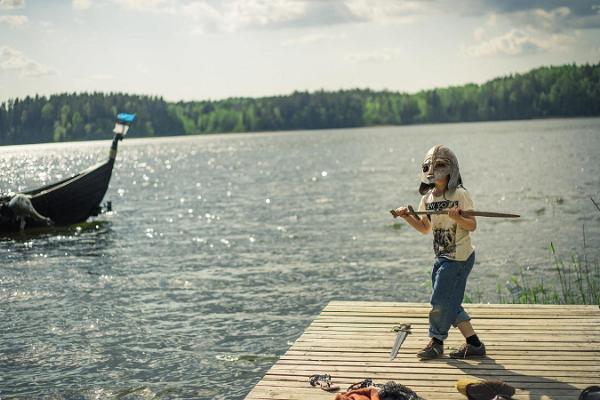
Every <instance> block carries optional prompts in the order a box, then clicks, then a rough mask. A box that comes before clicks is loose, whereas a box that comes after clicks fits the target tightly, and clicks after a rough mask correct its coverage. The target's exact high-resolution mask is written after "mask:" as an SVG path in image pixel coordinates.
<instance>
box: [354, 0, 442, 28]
mask: <svg viewBox="0 0 600 400" xmlns="http://www.w3.org/2000/svg"><path fill="white" fill-rule="evenodd" d="M346 5H347V7H348V9H349V10H350V12H351V13H352V15H354V17H355V18H356V19H357V20H360V21H364V22H366V21H370V22H382V23H390V22H400V23H410V22H414V21H415V19H416V17H418V16H422V15H426V14H430V13H433V12H434V9H432V8H431V4H430V3H428V2H423V1H412V0H404V1H398V0H379V1H373V0H349V1H347V2H346Z"/></svg>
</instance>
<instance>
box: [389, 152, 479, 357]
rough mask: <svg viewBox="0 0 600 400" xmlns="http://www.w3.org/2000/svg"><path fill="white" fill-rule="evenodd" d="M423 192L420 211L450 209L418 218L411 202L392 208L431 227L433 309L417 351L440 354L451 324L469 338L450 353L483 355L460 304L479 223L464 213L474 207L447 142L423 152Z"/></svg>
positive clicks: (417, 225)
mask: <svg viewBox="0 0 600 400" xmlns="http://www.w3.org/2000/svg"><path fill="white" fill-rule="evenodd" d="M419 192H420V193H421V194H422V195H423V197H422V198H421V203H420V204H419V211H437V210H444V211H445V210H447V211H448V214H447V215H446V214H439V215H427V216H422V217H420V218H416V217H415V216H413V215H412V214H411V211H410V210H409V209H408V208H407V207H400V208H397V209H396V210H393V212H392V214H393V215H394V216H395V217H396V216H398V217H402V218H404V219H405V220H406V222H408V223H409V224H410V225H411V226H412V227H413V228H415V229H416V230H418V231H419V232H421V233H422V234H427V233H428V232H429V231H430V230H433V250H434V252H435V256H436V259H435V263H434V264H433V271H432V273H431V282H432V285H433V291H432V294H431V307H432V308H431V311H430V312H429V337H430V338H431V340H430V342H429V344H428V345H427V346H425V348H423V349H422V350H421V351H419V352H418V353H417V357H419V358H420V359H422V360H427V359H432V358H436V357H440V356H441V355H442V354H443V353H444V339H446V338H447V337H448V330H449V329H450V326H451V325H452V326H455V327H458V329H459V330H460V332H461V333H462V334H463V336H464V337H465V338H466V343H464V344H463V345H462V347H461V348H460V349H458V350H456V351H454V352H452V353H450V357H452V358H467V357H483V356H485V346H484V344H483V343H481V341H480V340H479V338H478V337H477V335H476V334H475V331H474V330H473V327H472V326H471V323H470V322H469V321H470V319H471V317H469V314H467V312H466V311H465V310H464V309H463V307H462V305H461V303H462V301H463V297H464V294H465V286H466V283H467V277H468V276H469V272H471V269H472V268H473V264H474V263H475V252H474V249H473V246H472V245H471V239H470V237H469V232H473V231H474V230H475V228H476V227H477V221H476V220H475V217H464V216H462V215H461V211H462V210H473V202H472V201H471V197H470V196H469V193H468V192H467V191H466V190H465V188H464V187H463V186H462V178H461V176H460V172H459V170H458V160H457V159H456V156H455V155H454V153H453V152H452V151H451V150H450V149H449V148H447V147H445V146H443V145H437V146H434V147H433V148H432V149H430V150H429V151H428V152H427V154H426V155H425V160H424V161H423V173H422V175H421V186H420V188H419Z"/></svg>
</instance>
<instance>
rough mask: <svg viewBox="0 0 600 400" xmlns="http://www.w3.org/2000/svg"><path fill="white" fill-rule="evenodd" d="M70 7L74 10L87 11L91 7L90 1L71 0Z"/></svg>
mask: <svg viewBox="0 0 600 400" xmlns="http://www.w3.org/2000/svg"><path fill="white" fill-rule="evenodd" d="M71 7H73V9H74V10H88V9H90V8H91V7H92V0H72V2H71Z"/></svg>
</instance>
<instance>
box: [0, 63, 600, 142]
mask: <svg viewBox="0 0 600 400" xmlns="http://www.w3.org/2000/svg"><path fill="white" fill-rule="evenodd" d="M118 112H130V113H135V114H136V115H137V117H138V118H137V121H136V123H135V124H134V125H133V127H132V131H131V133H132V135H134V136H138V137H159V136H178V135H196V134H212V133H241V132H247V133H250V132H252V133H256V132H277V131H298V130H316V129H337V128H358V127H375V126H406V125H423V124H437V123H455V122H460V123H467V122H491V121H521V120H532V119H547V118H573V117H596V116H600V63H598V64H594V65H589V64H585V65H575V64H568V65H563V66H553V67H540V68H536V69H533V70H531V71H529V72H527V73H525V74H514V75H508V76H504V77H499V78H496V79H493V80H490V81H488V82H486V83H484V84H481V85H478V84H466V85H462V86H451V87H447V88H440V89H432V90H425V91H421V92H418V93H414V94H407V93H401V92H390V91H373V90H369V89H352V90H339V91H322V90H321V91H315V92H294V93H292V94H289V95H285V96H271V97H260V98H245V97H239V98H229V99H225V100H217V101H212V100H203V101H191V102H167V101H165V100H164V99H163V98H162V97H156V96H139V95H130V94H125V93H63V94H57V95H52V96H49V97H45V96H37V95H36V96H35V97H30V96H27V97H25V98H23V99H13V100H9V101H7V102H4V103H2V104H0V145H16V144H34V143H51V142H70V141H88V140H103V139H108V138H110V137H111V135H112V133H111V131H112V125H113V121H114V118H115V116H116V114H117V113H118ZM160 132H169V134H167V135H164V134H159V133H160Z"/></svg>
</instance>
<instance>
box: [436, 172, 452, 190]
mask: <svg viewBox="0 0 600 400" xmlns="http://www.w3.org/2000/svg"><path fill="white" fill-rule="evenodd" d="M449 180H450V175H446V176H445V177H443V178H442V179H436V180H435V186H436V187H438V188H440V189H442V188H446V186H447V185H448V181H449Z"/></svg>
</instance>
